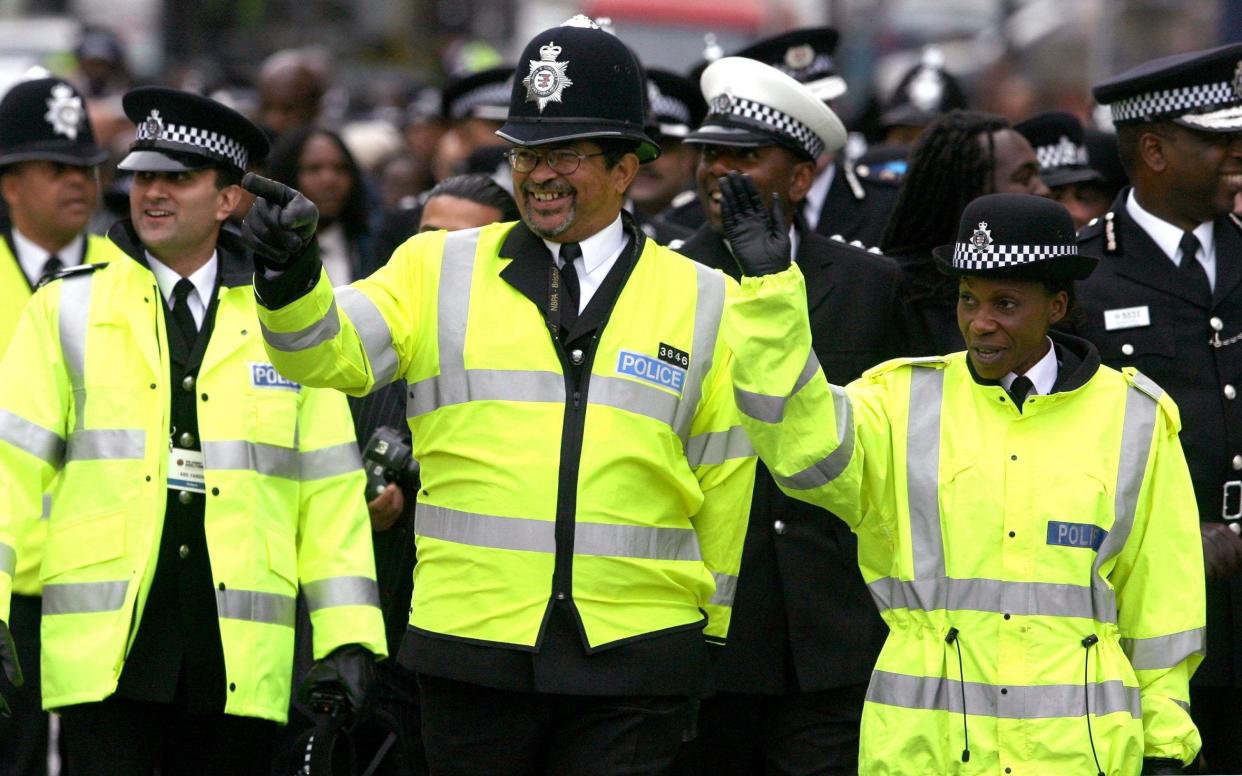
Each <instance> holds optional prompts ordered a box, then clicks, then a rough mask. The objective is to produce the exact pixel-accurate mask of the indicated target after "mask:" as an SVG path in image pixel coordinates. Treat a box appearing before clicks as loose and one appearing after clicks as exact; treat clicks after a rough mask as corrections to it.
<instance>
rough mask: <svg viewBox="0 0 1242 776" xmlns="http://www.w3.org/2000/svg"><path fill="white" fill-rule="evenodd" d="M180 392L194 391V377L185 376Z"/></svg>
mask: <svg viewBox="0 0 1242 776" xmlns="http://www.w3.org/2000/svg"><path fill="white" fill-rule="evenodd" d="M181 390H183V391H186V392H187V393H189V392H192V391H193V390H194V375H186V376H185V379H183V380H182V381H181Z"/></svg>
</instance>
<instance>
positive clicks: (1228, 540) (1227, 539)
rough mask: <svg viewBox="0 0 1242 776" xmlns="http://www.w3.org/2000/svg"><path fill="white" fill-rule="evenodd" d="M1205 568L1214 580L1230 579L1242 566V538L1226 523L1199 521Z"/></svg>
mask: <svg viewBox="0 0 1242 776" xmlns="http://www.w3.org/2000/svg"><path fill="white" fill-rule="evenodd" d="M1199 536H1200V538H1201V539H1202V540H1203V570H1204V571H1205V572H1206V573H1207V578H1208V579H1209V580H1210V581H1212V582H1219V581H1221V580H1224V579H1228V578H1229V577H1231V576H1233V575H1234V574H1235V573H1237V571H1238V568H1239V566H1242V538H1240V537H1239V536H1238V535H1237V534H1235V533H1234V532H1233V531H1231V530H1229V526H1227V525H1225V524H1224V523H1199Z"/></svg>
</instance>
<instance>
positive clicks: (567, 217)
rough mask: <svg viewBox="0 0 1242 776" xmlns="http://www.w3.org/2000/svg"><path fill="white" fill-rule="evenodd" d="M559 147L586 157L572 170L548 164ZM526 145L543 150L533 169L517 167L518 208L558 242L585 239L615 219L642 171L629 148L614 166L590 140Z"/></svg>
mask: <svg viewBox="0 0 1242 776" xmlns="http://www.w3.org/2000/svg"><path fill="white" fill-rule="evenodd" d="M557 149H569V150H573V151H576V152H578V153H579V154H584V155H586V158H584V159H582V160H581V161H580V162H579V164H578V168H577V169H576V170H574V171H573V172H571V173H560V172H557V171H556V170H553V169H552V168H551V167H550V166H548V162H547V158H546V154H547V153H548V152H549V151H554V150H557ZM526 150H532V151H535V152H536V153H537V154H539V160H538V162H537V163H536V165H535V167H534V169H532V170H530V171H529V172H520V171H519V170H517V169H514V170H513V191H514V192H515V193H516V195H517V196H516V199H517V204H518V210H519V211H520V212H521V214H522V221H523V222H524V223H525V224H526V226H527V227H529V228H530V230H531V231H532V232H534V233H535V234H537V235H539V236H540V237H544V238H546V239H550V240H551V239H554V240H556V241H558V242H580V241H582V240H585V239H586V238H588V237H590V236H591V235H593V234H595V233H597V232H599V231H600V230H602V229H603V228H604V227H606V226H608V225H609V224H611V223H612V222H613V221H614V220H616V218H617V215H618V214H619V213H620V212H621V203H622V201H623V200H624V197H625V190H626V189H628V188H629V187H630V183H631V182H633V180H634V175H635V174H636V173H637V172H638V157H637V156H635V155H634V154H625V155H624V156H623V157H622V158H621V159H620V160H619V161H618V162H617V163H616V164H615V165H613V166H611V167H609V166H608V164H607V162H606V161H605V159H604V157H603V156H602V155H600V154H601V149H600V147H599V146H598V145H596V144H595V143H592V142H590V141H588V140H579V141H576V142H573V143H567V144H565V145H556V146H552V145H548V146H539V147H537V148H532V149H526ZM560 163H563V162H560ZM560 163H558V164H560Z"/></svg>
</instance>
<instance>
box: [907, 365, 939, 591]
mask: <svg viewBox="0 0 1242 776" xmlns="http://www.w3.org/2000/svg"><path fill="white" fill-rule="evenodd" d="M943 399H944V370H942V369H931V368H927V367H919V366H915V367H911V368H910V410H909V413H908V414H907V418H906V424H907V431H906V496H907V498H908V503H909V509H910V539H911V544H912V545H913V547H912V549H913V555H914V578H915V579H934V578H938V577H943V576H944V575H945V568H944V542H943V539H942V537H941V534H940V412H941V404H942V403H943Z"/></svg>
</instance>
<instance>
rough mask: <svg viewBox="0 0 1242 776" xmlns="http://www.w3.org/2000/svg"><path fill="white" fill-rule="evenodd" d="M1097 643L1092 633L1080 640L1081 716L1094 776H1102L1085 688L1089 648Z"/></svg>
mask: <svg viewBox="0 0 1242 776" xmlns="http://www.w3.org/2000/svg"><path fill="white" fill-rule="evenodd" d="M1099 641H1100V639H1099V637H1098V636H1096V635H1095V634H1094V633H1092V634H1091V635H1090V636H1087V637H1086V638H1084V639H1083V640H1082V647H1083V658H1082V702H1083V706H1084V707H1085V708H1086V712H1085V713H1084V714H1083V716H1085V717H1086V718H1087V740H1088V741H1089V742H1091V759H1093V760H1095V772H1096V776H1104V769H1103V768H1101V767H1100V757H1099V755H1097V754H1096V753H1095V736H1094V735H1093V734H1092V733H1091V693H1090V692H1089V691H1088V687H1087V667H1088V665H1090V663H1091V647H1093V646H1095V645H1096V644H1097V643H1099Z"/></svg>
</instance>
